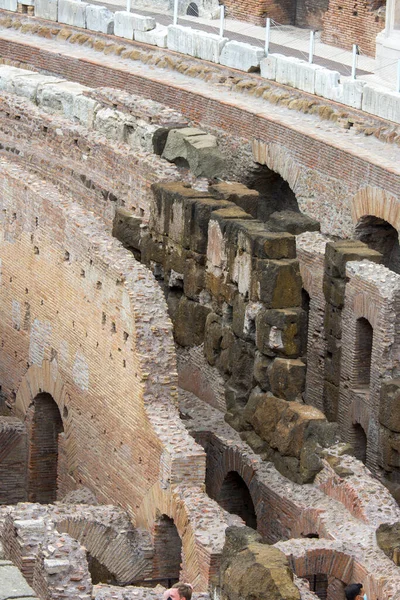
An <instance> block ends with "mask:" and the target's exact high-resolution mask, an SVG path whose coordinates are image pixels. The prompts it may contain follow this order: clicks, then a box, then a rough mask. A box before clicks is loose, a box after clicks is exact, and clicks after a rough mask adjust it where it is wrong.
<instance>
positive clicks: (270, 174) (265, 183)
mask: <svg viewBox="0 0 400 600" xmlns="http://www.w3.org/2000/svg"><path fill="white" fill-rule="evenodd" d="M245 183H246V185H247V186H248V187H249V188H250V189H252V190H256V191H257V192H258V193H259V194H260V202H259V206H258V214H257V218H258V219H260V220H261V221H267V220H268V218H269V217H270V215H271V214H272V213H274V212H277V211H282V210H290V211H294V212H297V213H300V209H299V205H298V203H297V199H296V196H295V194H294V192H293V191H292V190H291V189H290V187H289V184H288V183H287V181H285V180H284V179H283V177H281V176H280V175H279V173H275V171H272V170H271V169H269V168H268V167H267V166H266V165H257V167H256V168H255V169H253V170H252V171H251V173H250V174H249V176H248V178H247V181H246V182H245Z"/></svg>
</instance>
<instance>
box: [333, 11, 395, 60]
mask: <svg viewBox="0 0 400 600" xmlns="http://www.w3.org/2000/svg"><path fill="white" fill-rule="evenodd" d="M381 6H385V2H384V0H368V1H365V0H363V1H360V0H356V1H355V2H354V1H352V0H329V8H328V10H327V11H326V13H325V16H324V19H323V22H324V28H323V32H322V37H321V40H322V42H324V43H325V44H332V45H334V46H339V47H340V48H345V49H346V50H351V49H352V44H357V45H358V46H359V47H360V50H361V51H362V52H364V53H365V54H368V55H369V56H375V46H376V42H375V38H376V36H377V35H378V33H379V32H380V31H382V30H383V29H384V28H385V14H384V12H382V11H381V10H378V9H379V8H380V7H381Z"/></svg>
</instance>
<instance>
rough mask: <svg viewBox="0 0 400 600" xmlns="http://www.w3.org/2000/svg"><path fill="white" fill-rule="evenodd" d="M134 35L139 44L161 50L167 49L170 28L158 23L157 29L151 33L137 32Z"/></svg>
mask: <svg viewBox="0 0 400 600" xmlns="http://www.w3.org/2000/svg"><path fill="white" fill-rule="evenodd" d="M134 35H135V40H136V41H137V42H143V43H144V44H150V45H151V46H158V47H159V48H166V47H167V38H168V28H167V27H164V26H163V25H159V24H158V23H156V26H155V28H154V29H151V30H150V31H138V30H135V33H134Z"/></svg>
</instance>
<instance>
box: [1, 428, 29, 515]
mask: <svg viewBox="0 0 400 600" xmlns="http://www.w3.org/2000/svg"><path fill="white" fill-rule="evenodd" d="M26 460H27V436H26V430H25V427H24V425H23V423H21V421H20V420H19V419H16V418H14V417H0V481H1V489H0V504H14V503H16V502H21V501H23V500H25V498H26Z"/></svg>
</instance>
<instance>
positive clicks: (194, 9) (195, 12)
mask: <svg viewBox="0 0 400 600" xmlns="http://www.w3.org/2000/svg"><path fill="white" fill-rule="evenodd" d="M186 14H187V15H188V17H198V16H199V7H198V6H197V4H196V3H195V2H191V3H190V4H189V6H188V8H187V11H186Z"/></svg>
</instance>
